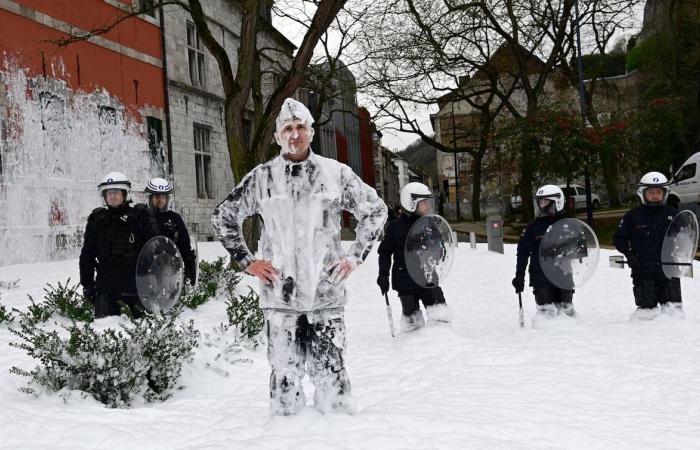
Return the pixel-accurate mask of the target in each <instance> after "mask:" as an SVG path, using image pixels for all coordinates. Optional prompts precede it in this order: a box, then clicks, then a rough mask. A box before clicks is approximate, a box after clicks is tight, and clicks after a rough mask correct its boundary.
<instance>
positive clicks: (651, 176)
mask: <svg viewBox="0 0 700 450" xmlns="http://www.w3.org/2000/svg"><path fill="white" fill-rule="evenodd" d="M668 185H669V182H668V178H666V175H664V174H663V173H661V172H649V173H647V174H646V175H644V176H643V177H642V179H641V180H639V187H638V188H637V195H638V196H639V199H640V200H641V201H642V204H643V205H663V204H666V199H667V198H668ZM648 188H661V189H663V191H664V198H663V200H662V201H661V203H649V202H647V200H646V198H644V191H646V190H647V189H648Z"/></svg>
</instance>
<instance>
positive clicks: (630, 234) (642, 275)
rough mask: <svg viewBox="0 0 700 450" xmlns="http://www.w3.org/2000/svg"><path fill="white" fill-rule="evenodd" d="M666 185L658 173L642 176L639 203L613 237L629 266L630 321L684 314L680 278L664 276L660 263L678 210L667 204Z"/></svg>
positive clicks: (661, 175)
mask: <svg viewBox="0 0 700 450" xmlns="http://www.w3.org/2000/svg"><path fill="white" fill-rule="evenodd" d="M668 185H669V182H668V179H667V178H666V176H665V175H664V174H662V173H660V172H649V173H647V174H646V175H644V176H643V177H642V179H641V180H640V182H639V187H638V189H637V195H638V196H639V199H640V200H641V202H642V204H641V205H640V206H637V207H636V208H634V209H631V210H630V211H628V212H627V213H626V214H625V215H624V217H623V218H622V220H621V221H620V224H619V226H618V228H617V231H616V232H615V236H614V237H613V244H614V245H615V248H616V249H617V250H618V251H619V252H620V253H622V254H623V255H625V257H626V259H627V265H628V266H629V267H630V268H631V269H632V284H633V288H632V291H633V293H634V301H635V303H636V305H637V310H636V311H635V312H634V313H632V315H631V316H630V319H632V320H636V319H647V320H648V319H652V318H654V317H656V316H657V315H659V314H660V313H661V312H665V313H667V314H669V315H672V316H676V317H684V312H683V304H682V297H681V282H680V279H679V278H675V277H674V278H670V279H669V278H667V277H666V275H665V273H664V270H663V266H662V264H661V263H662V261H661V253H662V252H661V250H662V246H663V241H664V236H665V235H666V230H667V229H668V227H669V225H670V224H671V222H672V221H673V218H674V217H675V216H676V214H677V213H678V210H677V209H676V208H673V207H671V206H668V205H667V204H666V200H667V198H668ZM659 305H660V306H661V308H659Z"/></svg>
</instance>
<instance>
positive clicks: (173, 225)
mask: <svg viewBox="0 0 700 450" xmlns="http://www.w3.org/2000/svg"><path fill="white" fill-rule="evenodd" d="M149 210H150V211H149V213H150V214H153V215H154V216H155V219H156V222H157V223H158V234H159V235H161V236H165V237H167V238H170V239H171V240H172V241H173V242H174V243H175V245H176V246H177V249H178V250H179V251H180V256H182V262H184V263H185V278H186V279H189V280H191V281H192V282H194V280H195V279H196V278H197V256H196V255H195V253H194V250H193V249H192V246H191V243H190V234H189V232H188V231H187V227H186V226H185V222H184V221H183V220H182V216H180V214H178V213H176V212H175V211H163V212H160V211H154V210H153V209H149Z"/></svg>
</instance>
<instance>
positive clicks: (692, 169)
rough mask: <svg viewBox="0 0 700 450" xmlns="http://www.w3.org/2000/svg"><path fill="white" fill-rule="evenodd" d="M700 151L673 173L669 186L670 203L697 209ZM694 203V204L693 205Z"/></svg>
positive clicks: (699, 181) (699, 201)
mask: <svg viewBox="0 0 700 450" xmlns="http://www.w3.org/2000/svg"><path fill="white" fill-rule="evenodd" d="M698 166H700V152H699V153H696V154H694V155H693V156H691V157H690V158H688V160H687V161H686V162H685V163H683V165H682V166H681V168H680V169H678V171H677V172H676V173H675V175H673V179H672V180H671V185H670V186H669V193H668V204H669V205H671V206H673V207H676V208H677V207H678V206H679V205H681V204H689V205H685V206H684V209H692V210H695V209H696V208H697V205H698V203H700V171H699V170H698ZM691 205H692V206H691Z"/></svg>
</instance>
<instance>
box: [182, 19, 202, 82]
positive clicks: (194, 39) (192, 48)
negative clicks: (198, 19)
mask: <svg viewBox="0 0 700 450" xmlns="http://www.w3.org/2000/svg"><path fill="white" fill-rule="evenodd" d="M187 59H188V61H189V68H190V82H191V83H192V85H193V86H200V87H201V86H205V85H206V70H205V61H204V44H202V40H201V39H200V38H199V33H198V32H197V28H196V27H195V26H194V24H193V23H192V22H187Z"/></svg>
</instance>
